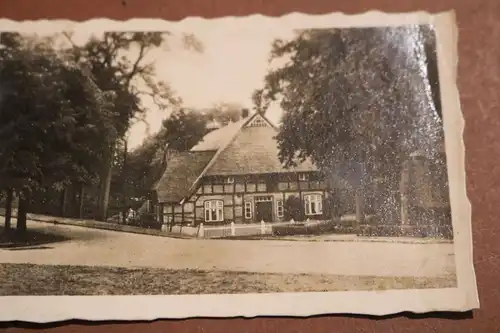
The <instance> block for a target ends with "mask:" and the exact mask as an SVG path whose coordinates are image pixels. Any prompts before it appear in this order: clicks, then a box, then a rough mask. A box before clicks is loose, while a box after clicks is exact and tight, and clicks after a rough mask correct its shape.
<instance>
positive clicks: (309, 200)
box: [304, 194, 323, 215]
mask: <svg viewBox="0 0 500 333" xmlns="http://www.w3.org/2000/svg"><path fill="white" fill-rule="evenodd" d="M304 206H305V207H304V208H305V212H306V215H321V214H323V198H322V196H321V194H308V195H305V196H304Z"/></svg>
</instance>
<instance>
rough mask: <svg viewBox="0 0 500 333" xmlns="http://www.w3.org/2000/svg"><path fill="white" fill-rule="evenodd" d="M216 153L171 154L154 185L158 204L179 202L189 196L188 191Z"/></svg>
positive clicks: (188, 152)
mask: <svg viewBox="0 0 500 333" xmlns="http://www.w3.org/2000/svg"><path fill="white" fill-rule="evenodd" d="M215 153H216V151H215V150H212V151H187V152H180V153H173V154H172V155H171V157H170V158H169V160H168V162H167V168H166V170H165V172H164V173H163V175H162V177H161V178H160V180H159V181H158V182H157V183H156V184H155V186H154V187H153V190H154V191H156V194H157V198H158V201H159V202H179V201H180V200H182V199H183V198H184V197H185V196H187V195H189V190H190V188H191V186H192V185H193V184H194V182H195V181H196V180H197V179H198V176H199V175H200V174H201V173H202V171H203V170H204V169H205V167H206V166H207V164H208V163H209V162H210V160H211V159H212V158H213V157H214V155H215Z"/></svg>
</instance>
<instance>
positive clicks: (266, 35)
mask: <svg viewBox="0 0 500 333" xmlns="http://www.w3.org/2000/svg"><path fill="white" fill-rule="evenodd" d="M337 15H338V16H336V17H338V18H339V19H337V20H335V19H330V20H327V19H326V17H325V16H323V19H322V20H320V19H318V21H317V23H318V24H316V25H315V24H314V22H315V20H314V17H311V16H307V15H302V16H301V15H298V16H293V15H292V16H289V17H288V18H287V17H286V16H285V17H282V18H265V17H253V18H248V17H247V18H233V19H214V20H203V19H199V20H198V19H193V20H191V21H190V20H185V21H182V22H178V23H174V22H170V23H168V24H166V23H163V26H162V25H161V23H158V22H156V23H155V22H152V23H151V25H148V24H147V20H146V21H143V23H142V24H135V25H134V24H133V22H132V21H129V22H115V23H114V24H111V23H110V24H106V23H104V22H105V21H99V20H98V21H94V22H93V23H92V22H83V23H76V22H72V23H71V24H68V22H65V23H64V24H63V23H60V22H59V23H57V22H55V21H54V22H50V21H45V22H42V23H39V26H38V27H37V25H36V24H37V23H36V22H35V23H34V22H30V23H28V22H26V23H23V22H16V23H14V22H10V25H9V24H7V23H6V22H5V21H4V22H2V25H0V27H1V28H2V29H1V30H2V32H1V34H0V191H1V192H0V215H1V216H0V222H1V226H0V295H1V297H0V304H2V308H4V305H5V307H7V306H13V305H12V304H14V308H19V309H21V308H23V307H24V308H26V307H27V306H28V307H30V306H31V307H32V308H33V309H35V308H38V310H36V311H41V312H44V311H45V312H47V311H49V309H45V310H44V309H40V304H49V301H48V299H50V300H51V301H50V304H54V303H58V299H59V298H60V299H61V300H62V299H64V301H61V302H62V303H59V306H60V308H61V309H62V310H59V311H62V312H59V315H61V314H60V313H65V314H63V315H62V316H67V317H64V318H59V317H58V318H59V319H68V318H70V317H73V318H80V317H79V316H80V315H81V316H84V313H85V314H88V313H89V312H90V311H92V309H95V306H96V304H97V303H99V302H101V300H102V302H104V303H102V304H108V305H109V304H110V303H106V302H111V300H110V298H106V296H134V295H135V296H141V297H146V296H165V297H166V298H165V302H168V300H170V303H169V304H170V305H169V307H176V308H177V309H176V310H175V311H173V312H169V310H168V309H169V307H166V308H164V310H163V312H161V316H163V317H170V316H172V317H175V316H180V315H181V312H182V311H181V310H179V309H183V308H188V309H187V310H186V312H183V313H184V315H187V316H197V315H208V314H214V315H218V313H210V312H207V310H208V308H209V307H210V304H211V302H212V301H211V300H212V299H213V300H214V302H218V303H213V304H214V308H217V307H219V308H221V307H222V306H223V305H222V304H223V301H222V300H226V301H228V302H229V303H228V305H226V307H227V308H228V309H227V310H228V311H229V312H224V311H221V313H223V314H225V315H227V314H231V313H232V314H234V315H238V314H239V315H248V314H249V313H250V312H248V311H247V312H245V311H246V310H245V309H247V308H248V307H247V308H245V307H244V306H243V307H241V308H238V306H236V304H240V303H237V301H239V300H240V302H244V300H245V298H238V297H239V296H241V297H245V295H246V296H251V297H252V299H251V300H250V299H247V300H249V301H248V302H247V306H250V304H253V305H254V306H256V308H255V309H253V310H252V311H254V312H251V313H252V314H255V315H273V314H288V315H294V314H295V313H294V312H293V306H292V305H293V304H295V306H297V309H299V308H302V309H306V307H307V304H309V307H310V310H309V312H310V314H317V313H322V312H358V313H371V314H377V313H379V312H387V313H393V312H398V311H406V310H410V311H411V310H415V311H420V312H425V310H426V309H428V310H429V311H431V310H435V309H438V310H464V309H469V308H471V307H474V305H475V304H476V303H475V302H476V300H475V299H474V294H475V281H474V278H473V276H474V273H473V268H472V262H471V261H470V258H469V257H468V256H469V255H470V253H471V248H470V246H471V245H470V244H469V243H470V231H469V229H468V228H470V216H468V215H467V213H468V214H469V215H470V212H468V211H467V210H466V209H465V208H463V207H466V208H467V207H468V206H469V203H468V201H467V198H466V195H465V182H464V181H463V179H462V178H461V177H462V174H461V172H462V171H463V170H464V167H463V157H461V156H462V154H463V142H462V141H461V139H460V138H461V129H460V128H459V127H458V126H459V125H458V124H459V121H462V118H461V113H460V108H459V105H458V104H456V103H457V102H456V101H455V100H458V98H457V96H458V95H454V94H453V92H454V90H453V89H451V90H450V88H448V85H451V86H454V85H455V82H454V81H453V80H450V78H449V77H445V75H447V74H446V73H450V72H452V71H453V69H454V67H453V61H454V59H453V56H451V57H450V58H446V57H447V56H448V54H453V52H454V49H453V48H454V47H455V45H454V44H453V41H451V42H448V44H446V42H445V41H443V43H444V44H442V45H451V50H447V49H445V48H443V50H444V52H443V53H440V52H438V49H439V45H440V42H441V40H440V39H439V36H440V35H439V34H438V29H437V26H438V25H437V24H434V23H433V22H434V21H433V20H432V18H433V17H435V16H432V15H429V14H425V15H424V14H421V15H416V16H415V17H418V18H420V21H419V20H413V21H414V22H412V21H404V20H403V19H400V22H399V23H398V24H384V18H387V17H389V18H393V19H392V21H394V22H396V20H395V19H394V18H395V17H397V14H393V15H389V14H381V13H372V15H371V16H370V15H368V16H366V15H365V16H364V18H365V19H366V20H365V22H364V23H363V18H360V17H358V18H357V21H356V22H362V23H363V24H359V23H358V24H351V25H349V24H346V22H347V23H348V22H349V19H350V18H353V17H356V16H351V17H350V16H346V15H340V14H337ZM290 17H295V18H296V19H290ZM403 17H404V15H403ZM422 17H423V18H425V19H421V18H422ZM444 17H446V18H447V22H448V21H449V22H451V23H453V24H454V21H453V20H452V19H449V17H452V16H450V15H448V16H447V15H445V16H444ZM340 18H341V19H340ZM370 18H371V19H370ZM376 18H379V20H378V24H376V22H377V21H376ZM369 19H370V20H369ZM152 21H153V20H152ZM336 21H337V23H339V22H340V23H341V22H344V23H342V24H337V25H336ZM389 21H391V20H389ZM392 21H391V22H392ZM109 22H111V21H109ZM190 22H191V24H190ZM321 22H323V23H322V24H320V23H321ZM327 22H330V23H329V25H328V23H327ZM155 24H156V25H157V26H158V27H159V28H158V29H157V28H152V27H154V26H155ZM141 27H142V28H141ZM441 27H443V25H441ZM444 27H445V29H444V30H446V28H448V29H449V30H450V31H453V29H454V28H455V27H454V26H453V25H450V26H446V25H445V26H444ZM447 33H448V32H446V33H445V34H444V35H446V34H447ZM450 39H452V38H450ZM447 52H448V53H447ZM440 57H441V58H440ZM440 63H441V64H443V63H444V64H447V65H450V64H451V65H452V67H451V70H450V69H443V66H442V65H440ZM452 76H453V74H452V75H451V77H452ZM443 78H445V79H446V80H445V79H443ZM443 82H445V83H443ZM450 91H451V97H449V98H450V99H451V100H452V102H451V104H450V103H448V104H447V102H446V96H448V95H447V93H448V94H450ZM456 119H459V120H456ZM446 122H448V123H449V125H446ZM447 131H450V133H447ZM457 138H458V140H457ZM449 142H452V143H449ZM452 168H456V170H458V171H452V170H455V169H452ZM453 172H454V173H453ZM454 175H455V176H454ZM457 175H458V176H457ZM462 182H463V183H462ZM454 197H455V198H456V199H453V198H454ZM464 209H465V210H464ZM464 212H465V213H464ZM457 234H461V235H462V236H461V237H462V239H463V240H462V241H460V242H459V241H458V240H457V238H456V237H457ZM464 237H465V238H464ZM459 248H460V249H461V251H462V253H466V254H465V255H464V256H463V257H462V258H461V257H460V255H459V254H458V250H457V249H459ZM460 262H461V264H459V263H460ZM459 265H462V271H463V272H465V275H466V276H467V278H466V279H465V280H464V283H463V284H460V274H462V273H460V270H459V269H458V266H459ZM470 281H472V282H470ZM460 287H461V288H460ZM443 290H444V291H447V292H450V293H451V292H456V294H457V295H458V296H456V298H455V299H454V300H453V302H455V303H453V306H451V305H449V303H446V302H447V300H443V298H444V299H446V297H445V296H443V295H446V294H440V293H439V292H440V291H443ZM405 292H407V293H405ZM419 292H422V293H423V292H425V293H426V294H425V295H426V296H425V297H424V296H422V295H424V294H419ZM391 293H396V294H391ZM280 295H282V296H286V295H288V296H287V297H289V301H287V298H279V297H280ZM294 295H306V296H308V297H309V298H308V300H309V301H308V302H302V301H300V299H299V298H293V297H294ZM314 295H319V296H318V297H320V296H321V297H323V298H322V299H321V301H319V298H318V299H317V300H316V301H314ZM328 295H330V296H329V297H332V298H330V301H328V298H324V297H326V296H328ZM336 295H337V296H336ZM350 295H351V296H350ZM363 295H366V297H367V298H366V299H365V298H364V297H365V296H363ZM391 295H392V296H391ZM394 295H398V296H397V297H399V300H398V301H391V297H394ZM18 296H33V297H28V298H21V297H18ZM44 296H50V297H51V298H44ZM67 296H71V297H67ZM78 296H95V297H93V298H91V299H92V300H93V301H91V303H85V304H87V305H84V303H81V305H77V303H71V302H77V300H78V299H79V298H78ZM175 296H190V298H182V299H181V298H179V299H178V298H173V297H175ZM206 296H209V297H214V298H206ZM169 297H171V298H169ZM217 297H218V298H217ZM231 297H232V298H231ZM273 297H276V298H273ZM349 297H352V300H351V301H348V300H347V299H348V298H349ZM369 297H372V298H371V299H369ZM373 297H376V300H375V298H373ZM384 297H386V298H384ZM44 299H46V300H47V301H46V302H47V303H40V302H45V301H43V300H44ZM119 299H120V298H118V299H116V301H115V302H116V303H119V302H120V301H119ZM127 299H128V300H129V302H132V303H131V304H133V302H134V301H133V299H134V298H127ZM141 299H142V300H141V302H140V303H141V304H144V305H143V308H144V309H143V310H142V311H143V312H144V313H148V311H150V309H149V307H148V305H147V304H150V305H151V308H152V307H155V308H156V310H152V311H153V312H149V314H146V315H145V317H148V318H149V316H150V315H152V314H151V313H159V312H158V311H161V310H159V308H161V306H158V305H155V306H153V303H148V301H147V299H148V298H141ZM176 300H179V301H178V302H177V301H176ZM181 300H182V301H181ZM232 300H233V301H234V302H235V303H233V305H230V304H231V302H233V301H232ZM426 300H427V301H426ZM448 301H449V299H448ZM86 302H89V299H88V298H86ZM154 302H158V298H155V301H154ZM176 302H177V303H176ZM186 302H187V303H186ZM287 302H291V303H290V304H292V305H290V304H285V303H287ZM315 302H320V303H322V304H323V305H322V306H320V307H319V308H318V306H317V305H315V304H314V303H315ZM329 302H332V303H330V304H329ZM343 302H344V303H345V304H346V305H345V307H343V305H342V304H343ZM391 302H392V303H391ZM425 302H428V303H425ZM439 302H443V303H439ZM449 302H452V301H449ZM30 303H31V305H30ZM172 303H176V304H177V306H175V304H174V305H172ZM197 303H198V304H197ZM261 303H267V304H268V305H267V307H263V308H260V309H261V311H262V312H259V308H258V307H259V306H260V305H258V304H261ZM298 303H301V304H300V306H299V304H298ZM351 303H356V304H357V305H356V306H358V307H356V306H355V305H352V304H351ZM362 303H364V305H363V304H362ZM422 303H425V304H423V305H422ZM37 304H38V305H37ZM69 304H73V305H72V306H69ZM91 304H93V305H91ZM123 304H125V303H122V305H119V306H123ZM155 304H156V303H155ZM183 304H184V305H183ZM215 304H218V305H215ZM273 304H275V306H276V311H273V310H272V309H273V308H272V306H273ZM348 304H350V305H348ZM390 304H392V305H390ZM411 304H419V305H418V306H415V305H411ZM131 306H132V305H131ZM385 307H387V309H385ZM111 308H113V306H109V309H111ZM134 308H135V310H134V311H136V310H137V305H135V306H134ZM285 308H286V309H288V310H286V309H285ZM116 309H117V308H113V310H110V311H115V313H114V314H113V315H111V314H110V315H106V313H101V314H100V316H101V317H100V318H101V319H124V316H125V315H124V314H123V313H122V314H118V315H117V311H118V310H116ZM314 309H317V310H314ZM329 309H330V310H329ZM33 311H35V310H33ZM64 311H66V312H64ZM101 311H103V310H102V308H101ZM154 311H156V312H154ZM231 311H232V312H231ZM255 311H256V312H255ZM301 311H302V312H301ZM304 311H305V312H308V310H300V311H299V310H297V312H298V313H299V314H303V312H304ZM315 311H316V312H315ZM54 312H55V311H54ZM10 313H11V316H14V314H13V311H10ZM141 313H142V312H141V311H139V313H137V312H136V313H134V318H135V319H144V318H143V317H141V316H142V314H141ZM15 315H16V316H17V317H16V319H22V318H24V317H22V316H23V314H22V313H21V312H20V310H19V313H17V314H15ZM4 316H5V314H4ZM33 316H35V317H36V315H35V314H31V317H33ZM40 316H42V315H40ZM158 316H160V315H158ZM85 318H88V315H87V317H85ZM125 319H126V318H125Z"/></svg>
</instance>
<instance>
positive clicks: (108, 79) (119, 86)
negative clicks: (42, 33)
mask: <svg viewBox="0 0 500 333" xmlns="http://www.w3.org/2000/svg"><path fill="white" fill-rule="evenodd" d="M65 35H66V37H67V38H68V40H70V41H71V40H72V39H71V35H70V34H65ZM168 36H170V33H168V32H109V33H105V34H103V35H102V36H94V37H93V38H92V39H91V40H90V41H89V42H88V43H86V44H85V45H84V46H82V47H79V46H76V45H74V44H73V48H72V49H70V52H69V53H70V54H71V55H72V57H73V59H75V60H76V61H77V62H79V63H81V64H82V65H83V66H85V67H87V68H89V69H90V71H91V72H92V74H93V75H94V77H95V79H96V83H97V85H98V86H99V88H100V89H101V90H103V91H105V92H113V94H114V96H115V98H114V108H113V111H114V114H115V117H114V119H113V125H114V128H115V129H116V138H115V140H114V141H113V142H111V143H110V145H109V147H107V153H106V155H105V157H106V158H105V160H104V163H103V164H102V166H101V167H102V168H101V172H100V177H99V178H100V186H99V187H100V191H99V207H98V214H97V215H98V216H97V217H98V219H100V220H105V219H106V217H107V208H108V202H109V191H110V185H111V178H112V169H113V157H114V155H115V152H114V151H115V148H116V144H117V142H118V140H120V139H121V138H123V137H124V135H125V133H126V132H127V130H128V129H129V127H130V124H131V120H132V119H134V118H143V117H144V115H145V113H146V111H147V108H146V106H145V103H144V101H147V100H149V101H152V102H153V103H155V104H156V105H157V106H158V107H159V108H160V109H165V108H166V107H168V106H171V105H179V103H180V99H178V98H176V97H175V96H174V94H173V92H172V90H171V89H170V87H169V86H168V84H167V83H166V82H163V81H161V80H158V79H157V77H156V70H155V64H154V61H151V60H148V57H147V55H148V53H149V52H151V51H152V50H154V49H158V48H160V47H162V46H165V44H166V42H167V37H168ZM183 42H184V46H185V47H186V48H189V49H193V50H195V51H196V52H202V51H203V46H202V44H201V43H200V42H199V41H198V40H196V38H195V37H194V36H192V35H185V36H184V37H183Z"/></svg>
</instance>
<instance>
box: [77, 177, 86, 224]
mask: <svg viewBox="0 0 500 333" xmlns="http://www.w3.org/2000/svg"><path fill="white" fill-rule="evenodd" d="M78 186H79V188H78V218H79V219H82V218H83V199H84V196H85V187H84V184H83V183H80V184H78Z"/></svg>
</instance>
